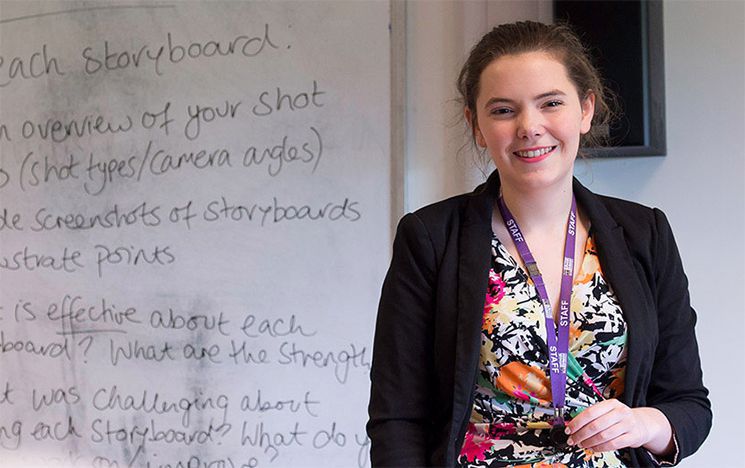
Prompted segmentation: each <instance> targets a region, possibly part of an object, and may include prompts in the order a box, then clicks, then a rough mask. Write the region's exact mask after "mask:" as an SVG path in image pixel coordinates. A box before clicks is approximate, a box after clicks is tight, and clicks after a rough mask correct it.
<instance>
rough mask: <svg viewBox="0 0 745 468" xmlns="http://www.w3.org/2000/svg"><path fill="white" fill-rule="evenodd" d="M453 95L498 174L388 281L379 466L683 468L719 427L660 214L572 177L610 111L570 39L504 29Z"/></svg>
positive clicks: (408, 219) (376, 367)
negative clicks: (667, 467)
mask: <svg viewBox="0 0 745 468" xmlns="http://www.w3.org/2000/svg"><path fill="white" fill-rule="evenodd" d="M458 88H459V91H460V92H461V95H462V98H463V103H464V116H465V119H466V121H467V122H468V124H469V126H470V129H471V131H472V135H473V139H474V143H475V144H476V145H477V146H478V147H480V148H482V149H483V150H484V151H485V152H486V153H487V154H488V155H489V156H490V157H491V159H492V161H493V162H494V164H495V166H496V171H495V172H494V173H493V174H492V175H491V176H490V177H489V179H488V180H487V181H486V183H485V184H483V185H481V186H479V187H477V188H476V190H475V191H474V192H473V193H470V194H466V195H462V196H458V197H453V198H450V199H448V200H445V201H442V202H439V203H435V204H433V205H430V206H427V207H424V208H421V209H419V210H417V211H416V212H414V213H410V214H407V215H406V216H404V218H403V219H401V221H400V223H399V226H398V231H397V235H396V240H395V242H394V245H393V260H392V262H391V266H390V269H389V271H388V275H387V277H386V280H385V283H384V284H383V291H382V295H381V299H380V306H379V311H378V321H377V326H376V332H375V344H374V349H373V364H372V374H371V376H372V392H371V398H370V406H369V413H370V420H369V422H368V426H367V429H368V434H369V436H370V439H371V455H372V461H373V466H376V467H378V466H402V467H403V466H448V467H453V466H456V467H501V466H518V465H519V466H521V467H539V466H546V465H551V466H560V467H565V466H571V467H627V466H652V465H654V466H657V465H661V464H674V463H677V462H678V461H679V460H680V459H681V458H683V457H685V456H687V455H690V454H691V453H693V452H694V451H695V450H697V449H698V447H699V446H700V444H701V443H702V442H703V440H704V438H705V437H706V435H707V434H708V431H709V427H710V425H711V410H710V403H709V400H708V398H707V394H708V391H707V390H706V388H705V387H704V386H703V383H702V374H701V366H700V361H699V356H698V349H697V345H696V338H695V333H694V323H695V321H696V314H695V312H694V311H693V309H692V308H691V305H690V302H689V296H688V290H687V288H688V285H687V280H686V276H685V274H684V272H683V269H682V263H681V260H680V257H679V255H678V251H677V248H676V246H675V241H674V239H673V235H672V232H671V230H670V226H669V224H668V223H667V220H666V218H665V215H664V214H663V213H662V212H661V211H659V210H657V209H651V208H647V207H644V206H642V205H638V204H635V203H631V202H627V201H623V200H618V199H614V198H609V197H605V196H601V195H596V194H594V193H592V192H590V191H589V190H587V189H586V188H585V187H583V186H582V185H581V184H580V183H579V182H578V181H577V180H575V179H574V178H573V170H574V161H575V159H576V157H577V154H578V152H579V151H580V148H581V147H582V146H583V145H585V144H587V143H588V142H589V141H592V140H593V139H594V138H595V137H596V135H594V128H596V127H597V126H601V125H603V124H605V123H606V122H607V120H608V117H609V115H610V114H611V112H610V110H609V108H608V105H607V100H608V99H607V97H606V93H605V90H604V87H603V85H602V81H601V80H600V78H599V76H598V73H597V71H596V70H595V68H594V67H593V66H592V63H591V62H590V60H589V58H588V55H587V52H586V50H585V48H584V47H583V46H582V44H581V43H580V42H579V40H578V39H577V37H576V36H575V34H574V33H573V32H572V31H571V30H570V29H568V28H567V27H566V26H564V25H544V24H540V23H534V22H521V23H514V24H506V25H502V26H498V27H496V28H494V29H493V30H492V31H491V32H489V33H488V34H486V35H485V36H484V37H483V38H482V39H481V41H480V42H479V43H478V44H477V45H476V46H475V47H474V48H473V50H472V51H471V53H470V56H469V57H468V59H467V61H466V63H465V65H464V67H463V69H462V71H461V74H460V77H459V79H458Z"/></svg>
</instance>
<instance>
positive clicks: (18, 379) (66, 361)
mask: <svg viewBox="0 0 745 468" xmlns="http://www.w3.org/2000/svg"><path fill="white" fill-rule="evenodd" d="M390 21H391V13H390V5H389V4H388V2H369V1H368V2H346V1H340V2H331V1H318V2H316V1H302V2H209V3H207V2H204V3H194V2H181V1H178V2H158V3H153V2H130V3H115V2H70V1H60V2H7V1H3V2H2V3H0V56H1V57H2V60H1V61H0V466H1V467H37V466H38V467H41V466H43V467H50V466H62V467H91V466H92V467H107V468H108V467H135V466H136V467H150V468H165V467H189V468H196V467H320V466H323V467H352V466H359V467H363V466H366V465H367V464H368V461H367V460H368V443H369V442H368V440H367V438H366V436H365V432H364V423H365V421H366V407H367V400H368V388H369V368H370V359H371V349H370V348H371V343H372V334H373V328H374V317H375V310H376V305H377V300H378V294H379V287H380V284H381V282H382V278H383V275H384V273H385V268H386V266H387V262H388V258H389V248H390V244H391V240H392V239H391V219H392V217H393V216H394V215H395V213H392V208H391V207H392V206H393V205H394V204H395V199H396V196H395V191H392V186H391V180H392V177H391V173H392V169H395V168H394V164H393V163H392V158H391V150H390V148H391V123H390V122H391V98H390V97H391V76H392V75H391V71H392V70H391V65H390V64H391V44H390ZM392 192H393V193H394V195H391V193H392Z"/></svg>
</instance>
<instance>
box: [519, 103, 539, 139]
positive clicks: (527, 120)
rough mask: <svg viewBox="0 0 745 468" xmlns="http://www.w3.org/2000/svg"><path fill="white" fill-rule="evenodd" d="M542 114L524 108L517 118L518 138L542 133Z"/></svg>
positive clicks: (531, 136)
mask: <svg viewBox="0 0 745 468" xmlns="http://www.w3.org/2000/svg"><path fill="white" fill-rule="evenodd" d="M543 131H544V129H543V116H542V115H541V114H540V112H536V111H532V110H525V111H523V112H521V113H520V116H519V118H518V126H517V136H518V138H533V137H537V136H541V135H542V134H543Z"/></svg>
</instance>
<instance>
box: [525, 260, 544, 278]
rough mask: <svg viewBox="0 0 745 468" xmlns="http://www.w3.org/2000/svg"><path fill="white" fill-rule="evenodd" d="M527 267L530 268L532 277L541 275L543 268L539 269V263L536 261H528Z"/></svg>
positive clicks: (529, 271) (529, 272)
mask: <svg viewBox="0 0 745 468" xmlns="http://www.w3.org/2000/svg"><path fill="white" fill-rule="evenodd" d="M525 268H527V269H528V274H529V275H530V277H531V278H535V277H537V276H541V270H539V269H538V263H536V262H529V263H526V264H525ZM533 281H535V279H533Z"/></svg>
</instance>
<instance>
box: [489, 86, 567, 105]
mask: <svg viewBox="0 0 745 468" xmlns="http://www.w3.org/2000/svg"><path fill="white" fill-rule="evenodd" d="M557 96H561V97H564V96H566V93H565V92H564V91H562V90H560V89H552V90H551V91H547V92H545V93H541V94H539V95H538V96H536V97H534V98H533V100H534V101H539V100H541V99H545V98H547V97H557ZM502 103H504V104H514V103H515V101H514V100H513V99H509V98H504V97H496V96H495V97H493V98H489V100H488V101H486V103H485V104H484V107H490V106H492V105H494V104H502Z"/></svg>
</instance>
